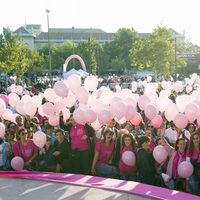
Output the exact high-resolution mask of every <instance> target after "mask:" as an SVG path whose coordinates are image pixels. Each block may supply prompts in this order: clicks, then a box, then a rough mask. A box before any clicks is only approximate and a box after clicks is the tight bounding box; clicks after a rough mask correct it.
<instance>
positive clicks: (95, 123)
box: [91, 119, 102, 131]
mask: <svg viewBox="0 0 200 200" xmlns="http://www.w3.org/2000/svg"><path fill="white" fill-rule="evenodd" d="M91 125H92V127H93V128H94V130H95V131H97V130H99V129H100V128H101V126H102V125H101V124H100V123H99V121H98V119H97V120H96V121H95V122H93V123H91Z"/></svg>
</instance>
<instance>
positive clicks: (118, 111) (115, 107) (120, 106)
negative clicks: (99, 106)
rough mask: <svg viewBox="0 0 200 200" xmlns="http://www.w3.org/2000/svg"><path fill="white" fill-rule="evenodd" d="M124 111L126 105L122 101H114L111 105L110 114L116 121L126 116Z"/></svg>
mask: <svg viewBox="0 0 200 200" xmlns="http://www.w3.org/2000/svg"><path fill="white" fill-rule="evenodd" d="M126 111H127V108H126V105H125V103H123V102H122V101H115V102H113V103H111V113H112V115H113V116H115V117H117V119H118V120H120V119H121V118H122V117H124V116H125V115H126Z"/></svg>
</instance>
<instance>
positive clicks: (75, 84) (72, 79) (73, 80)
mask: <svg viewBox="0 0 200 200" xmlns="http://www.w3.org/2000/svg"><path fill="white" fill-rule="evenodd" d="M65 82H67V83H68V85H69V88H70V90H71V91H72V92H73V93H75V92H76V91H77V88H79V87H81V78H80V76H78V75H76V74H72V75H70V76H69V77H68V78H67V80H66V81H65Z"/></svg>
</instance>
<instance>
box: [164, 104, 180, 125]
mask: <svg viewBox="0 0 200 200" xmlns="http://www.w3.org/2000/svg"><path fill="white" fill-rule="evenodd" d="M178 113H179V110H178V107H177V105H176V104H175V103H169V105H168V106H167V108H166V110H165V118H166V119H167V120H168V121H173V120H174V118H175V117H176V115H177V114H178Z"/></svg>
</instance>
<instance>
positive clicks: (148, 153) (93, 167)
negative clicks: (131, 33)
mask: <svg viewBox="0 0 200 200" xmlns="http://www.w3.org/2000/svg"><path fill="white" fill-rule="evenodd" d="M39 119H40V120H39ZM2 122H3V123H4V124H5V127H6V134H5V138H0V152H1V153H0V168H1V170H12V167H11V160H12V158H13V157H15V156H20V157H21V158H23V160H24V169H26V170H34V171H50V172H64V173H78V174H90V175H97V176H103V177H110V178H119V179H124V180H133V181H139V182H142V183H146V184H151V185H156V186H161V187H167V188H171V189H177V190H181V191H185V192H190V193H193V194H196V195H199V193H200V182H199V180H200V170H199V165H200V129H199V128H198V127H197V125H196V124H195V123H189V124H188V126H187V127H186V129H184V130H182V131H180V130H179V129H177V128H176V126H175V125H174V123H168V124H167V123H164V124H163V125H162V127H161V128H159V129H155V128H153V126H152V125H151V124H150V123H146V124H144V123H143V122H141V123H140V124H139V126H133V125H132V124H131V123H130V122H128V121H127V122H126V123H124V124H122V125H120V124H118V123H117V122H116V120H115V119H112V120H111V121H110V123H108V124H105V125H103V126H102V127H101V128H100V129H99V130H97V131H95V130H94V129H93V128H92V126H90V125H89V124H85V125H81V124H78V123H77V122H76V121H75V120H74V118H73V116H72V115H71V117H70V118H69V119H68V120H67V121H66V122H65V121H64V120H63V117H62V116H60V124H59V127H53V126H51V125H50V124H49V123H48V119H47V118H46V117H44V118H39V117H36V116H34V117H28V116H25V117H23V116H17V117H16V123H13V122H10V121H6V120H3V121H2ZM38 130H41V131H42V132H44V133H45V134H46V136H47V140H46V144H45V145H44V147H43V148H38V147H37V146H36V145H35V143H34V142H33V134H34V133H35V132H36V131H38ZM170 131H176V132H177V135H178V138H177V140H173V138H171V137H170V136H169V133H170ZM157 145H162V146H164V148H165V149H166V151H167V152H168V158H167V159H166V160H165V161H164V162H163V163H158V162H156V161H155V159H154V157H153V150H154V148H155V147H156V146H157ZM126 151H128V152H133V154H134V155H135V157H136V161H135V162H134V161H133V163H132V164H129V163H126V162H124V159H123V154H124V153H125V152H126ZM128 159H132V157H128ZM186 160H187V161H188V162H189V161H190V162H191V163H192V164H193V166H194V169H195V170H194V173H193V174H192V176H191V177H189V178H187V179H184V178H181V177H179V174H178V171H177V170H178V165H179V164H180V162H182V161H186ZM163 173H164V174H166V175H168V176H169V179H168V180H167V181H164V180H163V177H162V176H161V174H163Z"/></svg>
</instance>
